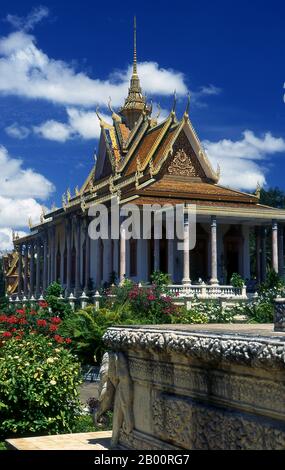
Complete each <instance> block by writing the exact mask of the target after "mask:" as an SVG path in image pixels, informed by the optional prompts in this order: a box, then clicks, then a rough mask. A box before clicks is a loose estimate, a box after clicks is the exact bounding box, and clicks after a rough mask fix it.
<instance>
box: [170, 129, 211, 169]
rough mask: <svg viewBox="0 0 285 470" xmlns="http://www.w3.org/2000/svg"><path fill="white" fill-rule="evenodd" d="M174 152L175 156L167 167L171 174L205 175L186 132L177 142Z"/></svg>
mask: <svg viewBox="0 0 285 470" xmlns="http://www.w3.org/2000/svg"><path fill="white" fill-rule="evenodd" d="M173 154H174V157H173V159H172V161H171V162H170V165H169V166H168V169H167V171H168V173H169V174H170V175H176V176H190V177H200V178H203V177H205V172H204V171H203V169H202V167H201V164H200V162H199V160H198V158H197V155H196V154H195V152H194V150H193V148H192V146H191V144H190V142H189V140H188V138H187V137H186V135H185V133H184V132H182V133H181V134H180V135H179V137H178V139H177V141H176V142H175V145H174V148H173Z"/></svg>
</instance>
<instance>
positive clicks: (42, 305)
mask: <svg viewBox="0 0 285 470" xmlns="http://www.w3.org/2000/svg"><path fill="white" fill-rule="evenodd" d="M39 306H40V307H41V308H47V307H48V303H47V302H46V301H45V300H41V301H40V302H39Z"/></svg>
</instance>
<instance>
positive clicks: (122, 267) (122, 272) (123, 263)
mask: <svg viewBox="0 0 285 470" xmlns="http://www.w3.org/2000/svg"><path fill="white" fill-rule="evenodd" d="M125 277H126V232H125V229H124V228H121V231H120V283H122V282H123V281H124V279H125Z"/></svg>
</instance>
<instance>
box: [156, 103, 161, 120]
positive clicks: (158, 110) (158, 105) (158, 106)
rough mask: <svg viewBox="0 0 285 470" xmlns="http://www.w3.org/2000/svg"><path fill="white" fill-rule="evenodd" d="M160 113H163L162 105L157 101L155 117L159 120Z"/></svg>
mask: <svg viewBox="0 0 285 470" xmlns="http://www.w3.org/2000/svg"><path fill="white" fill-rule="evenodd" d="M160 113H161V106H160V104H159V103H157V114H156V116H155V119H156V120H157V121H158V118H159V116H160Z"/></svg>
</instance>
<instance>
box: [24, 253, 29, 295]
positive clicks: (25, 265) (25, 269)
mask: <svg viewBox="0 0 285 470" xmlns="http://www.w3.org/2000/svg"><path fill="white" fill-rule="evenodd" d="M24 256H25V258H24V259H25V261H24V263H25V264H24V295H25V297H28V294H29V292H28V277H29V247H28V245H27V244H26V245H25V251H24Z"/></svg>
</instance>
